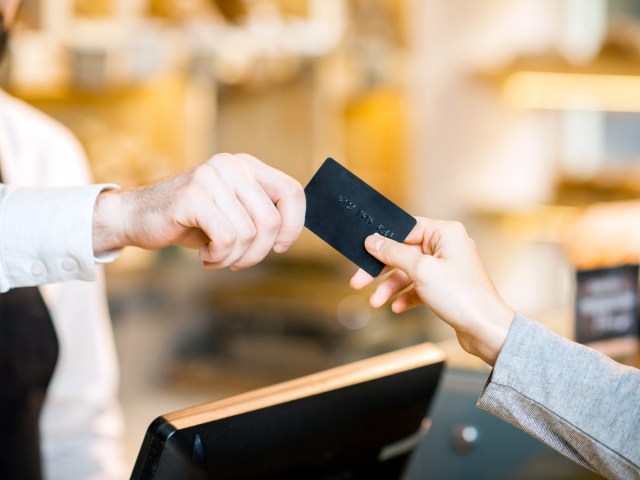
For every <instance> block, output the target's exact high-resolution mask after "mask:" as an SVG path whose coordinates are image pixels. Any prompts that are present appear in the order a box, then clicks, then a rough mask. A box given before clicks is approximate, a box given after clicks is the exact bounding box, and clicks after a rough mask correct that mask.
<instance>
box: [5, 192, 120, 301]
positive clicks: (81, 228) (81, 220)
mask: <svg viewBox="0 0 640 480" xmlns="http://www.w3.org/2000/svg"><path fill="white" fill-rule="evenodd" d="M109 188H117V186H116V185H110V184H98V185H88V186H81V187H61V188H30V187H17V188H16V187H10V186H6V185H1V184H0V292H5V291H7V290H9V289H11V288H14V287H26V286H35V285H44V284H47V283H55V282H64V281H68V280H89V281H93V280H95V278H96V258H95V257H94V254H93V240H92V222H93V208H94V204H95V201H96V198H97V197H98V194H99V193H100V192H102V191H103V190H105V189H109ZM114 258H115V256H114V255H111V256H108V257H107V258H101V259H100V262H101V263H104V262H105V261H110V260H113V259H114Z"/></svg>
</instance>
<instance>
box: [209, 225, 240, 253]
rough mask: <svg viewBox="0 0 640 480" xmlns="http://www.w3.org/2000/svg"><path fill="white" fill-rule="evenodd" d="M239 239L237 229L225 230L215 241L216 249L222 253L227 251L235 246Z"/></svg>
mask: <svg viewBox="0 0 640 480" xmlns="http://www.w3.org/2000/svg"><path fill="white" fill-rule="evenodd" d="M237 239H238V235H237V234H236V232H235V231H232V230H225V231H224V232H221V233H220V234H219V235H218V238H217V239H216V240H217V241H216V242H215V251H216V252H219V253H220V254H222V253H224V254H225V256H226V253H227V252H228V251H229V250H231V249H232V248H233V246H234V245H235V243H236V240H237Z"/></svg>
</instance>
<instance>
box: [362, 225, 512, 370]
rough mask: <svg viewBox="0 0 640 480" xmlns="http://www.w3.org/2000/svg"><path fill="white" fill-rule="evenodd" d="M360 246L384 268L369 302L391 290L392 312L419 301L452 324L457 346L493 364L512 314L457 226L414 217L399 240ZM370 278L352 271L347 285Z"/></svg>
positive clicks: (378, 239) (380, 301)
mask: <svg viewBox="0 0 640 480" xmlns="http://www.w3.org/2000/svg"><path fill="white" fill-rule="evenodd" d="M365 247H366V249H367V251H368V252H369V253H371V254H372V255H373V256H374V257H376V258H377V259H378V260H380V261H381V262H383V263H385V264H387V265H388V266H389V267H387V268H386V273H388V275H387V276H386V277H384V278H383V280H382V281H381V282H380V283H379V284H378V286H377V288H376V290H375V291H374V293H373V294H372V295H371V299H370V303H371V306H373V307H375V308H379V307H381V306H382V305H384V304H385V303H386V302H387V301H389V300H390V299H391V298H392V297H394V296H395V295H397V294H400V295H399V296H398V297H397V298H396V299H395V300H394V301H393V303H392V309H393V311H394V312H396V313H400V312H404V311H406V310H409V309H411V308H413V307H415V306H418V305H421V304H423V303H424V304H425V305H426V306H428V307H429V308H430V309H431V310H432V311H433V312H434V313H435V314H436V315H437V316H438V317H440V318H441V319H442V320H444V321H445V322H447V323H448V324H449V325H451V326H452V327H453V328H454V330H455V331H456V335H457V337H458V341H459V342H460V345H461V346H462V348H464V349H465V350H466V351H467V352H469V353H471V354H473V355H476V356H478V357H480V358H481V359H482V360H484V361H485V362H486V363H488V364H489V365H493V364H494V363H495V361H496V359H497V356H498V353H499V352H500V349H501V348H502V345H503V344H504V341H505V339H506V337H507V332H508V330H509V327H510V325H511V321H512V320H513V317H514V316H515V312H514V311H513V310H511V308H509V307H508V306H507V305H506V304H505V303H504V301H503V300H502V299H501V298H500V296H499V295H498V292H497V291H496V289H495V287H494V286H493V283H492V282H491V280H490V278H489V276H488V275H487V273H486V271H485V269H484V266H483V265H482V262H481V261H480V258H479V256H478V253H477V250H476V246H475V243H474V242H473V240H471V239H470V238H469V237H468V235H467V232H466V230H465V228H464V227H463V226H462V224H460V223H458V222H445V221H437V220H429V219H426V218H418V223H417V225H416V226H415V228H414V229H413V230H412V232H411V233H410V234H409V236H408V237H407V239H406V240H405V243H398V242H395V241H394V240H391V239H389V238H386V237H383V236H380V235H372V236H370V237H368V238H367V240H366V242H365ZM383 273H384V272H383ZM373 281H374V278H372V277H371V276H370V275H369V274H368V273H366V272H364V271H363V270H358V272H356V274H355V275H354V276H353V278H352V279H351V286H352V287H353V288H355V289H357V290H360V289H362V288H364V287H366V286H367V285H369V284H371V283H372V282H373Z"/></svg>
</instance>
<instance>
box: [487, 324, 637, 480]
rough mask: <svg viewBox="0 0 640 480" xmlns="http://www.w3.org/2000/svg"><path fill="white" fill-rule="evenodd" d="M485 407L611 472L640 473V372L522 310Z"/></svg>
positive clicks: (574, 456) (621, 475)
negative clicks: (543, 323) (572, 339)
mask: <svg viewBox="0 0 640 480" xmlns="http://www.w3.org/2000/svg"><path fill="white" fill-rule="evenodd" d="M478 406H479V407H480V408H482V409H484V410H487V411H489V412H490V413H492V414H494V415H496V416H498V417H500V418H502V419H503V420H505V421H507V422H509V423H511V424H513V425H515V426H516V427H518V428H520V429H522V430H524V431H526V432H528V433H530V434H531V435H533V436H535V437H536V438H538V439H540V440H541V441H543V442H545V443H546V444H548V445H550V446H551V447H553V448H555V449H556V450H558V451H560V452H561V453H563V454H564V455H566V456H568V457H569V458H571V459H572V460H574V461H576V462H578V463H580V464H582V465H584V466H586V467H588V468H590V469H592V470H594V471H596V472H598V473H600V474H602V475H605V476H607V477H608V478H625V479H626V478H640V451H639V450H638V448H637V446H638V444H640V371H638V370H636V369H633V368H629V367H624V366H622V365H620V364H618V363H616V362H614V361H612V360H611V359H610V358H608V357H606V356H604V355H601V354H599V353H598V352H596V351H594V350H592V349H589V348H587V347H584V346H582V345H579V344H576V343H574V342H571V341H569V340H567V339H565V338H563V337H560V336H559V335H556V334H554V333H553V332H551V331H549V330H548V329H546V328H544V327H542V326H540V325H538V324H537V323H535V322H533V321H531V320H529V319H527V318H526V317H524V316H522V315H518V316H516V319H515V320H514V323H513V326H512V328H511V330H510V332H509V335H508V337H507V340H506V342H505V344H504V346H503V348H502V351H501V353H500V355H499V357H498V360H497V362H496V365H495V368H494V370H493V373H492V375H491V378H490V381H489V382H488V383H487V386H486V388H485V390H484V391H483V393H482V395H481V397H480V399H479V401H478Z"/></svg>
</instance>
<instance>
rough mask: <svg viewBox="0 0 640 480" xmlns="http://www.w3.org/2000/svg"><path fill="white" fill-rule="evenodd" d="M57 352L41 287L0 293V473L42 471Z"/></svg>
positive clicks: (25, 478) (28, 479)
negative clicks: (47, 400) (43, 428)
mask: <svg viewBox="0 0 640 480" xmlns="http://www.w3.org/2000/svg"><path fill="white" fill-rule="evenodd" d="M0 179H1V177H0ZM57 358H58V339H57V337H56V332H55V329H54V327H53V323H52V321H51V316H50V315H49V311H48V310H47V307H46V305H45V303H44V300H43V299H42V296H41V295H40V292H39V290H38V289H37V288H36V287H27V288H14V289H13V290H10V291H9V292H6V293H3V294H0V478H3V479H7V480H13V479H16V480H32V479H40V478H41V477H42V465H41V462H40V433H39V427H38V421H39V419H40V411H41V410H42V404H43V402H44V397H45V393H46V391H47V386H48V385H49V380H51V376H52V375H53V370H54V368H55V365H56V360H57Z"/></svg>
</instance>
